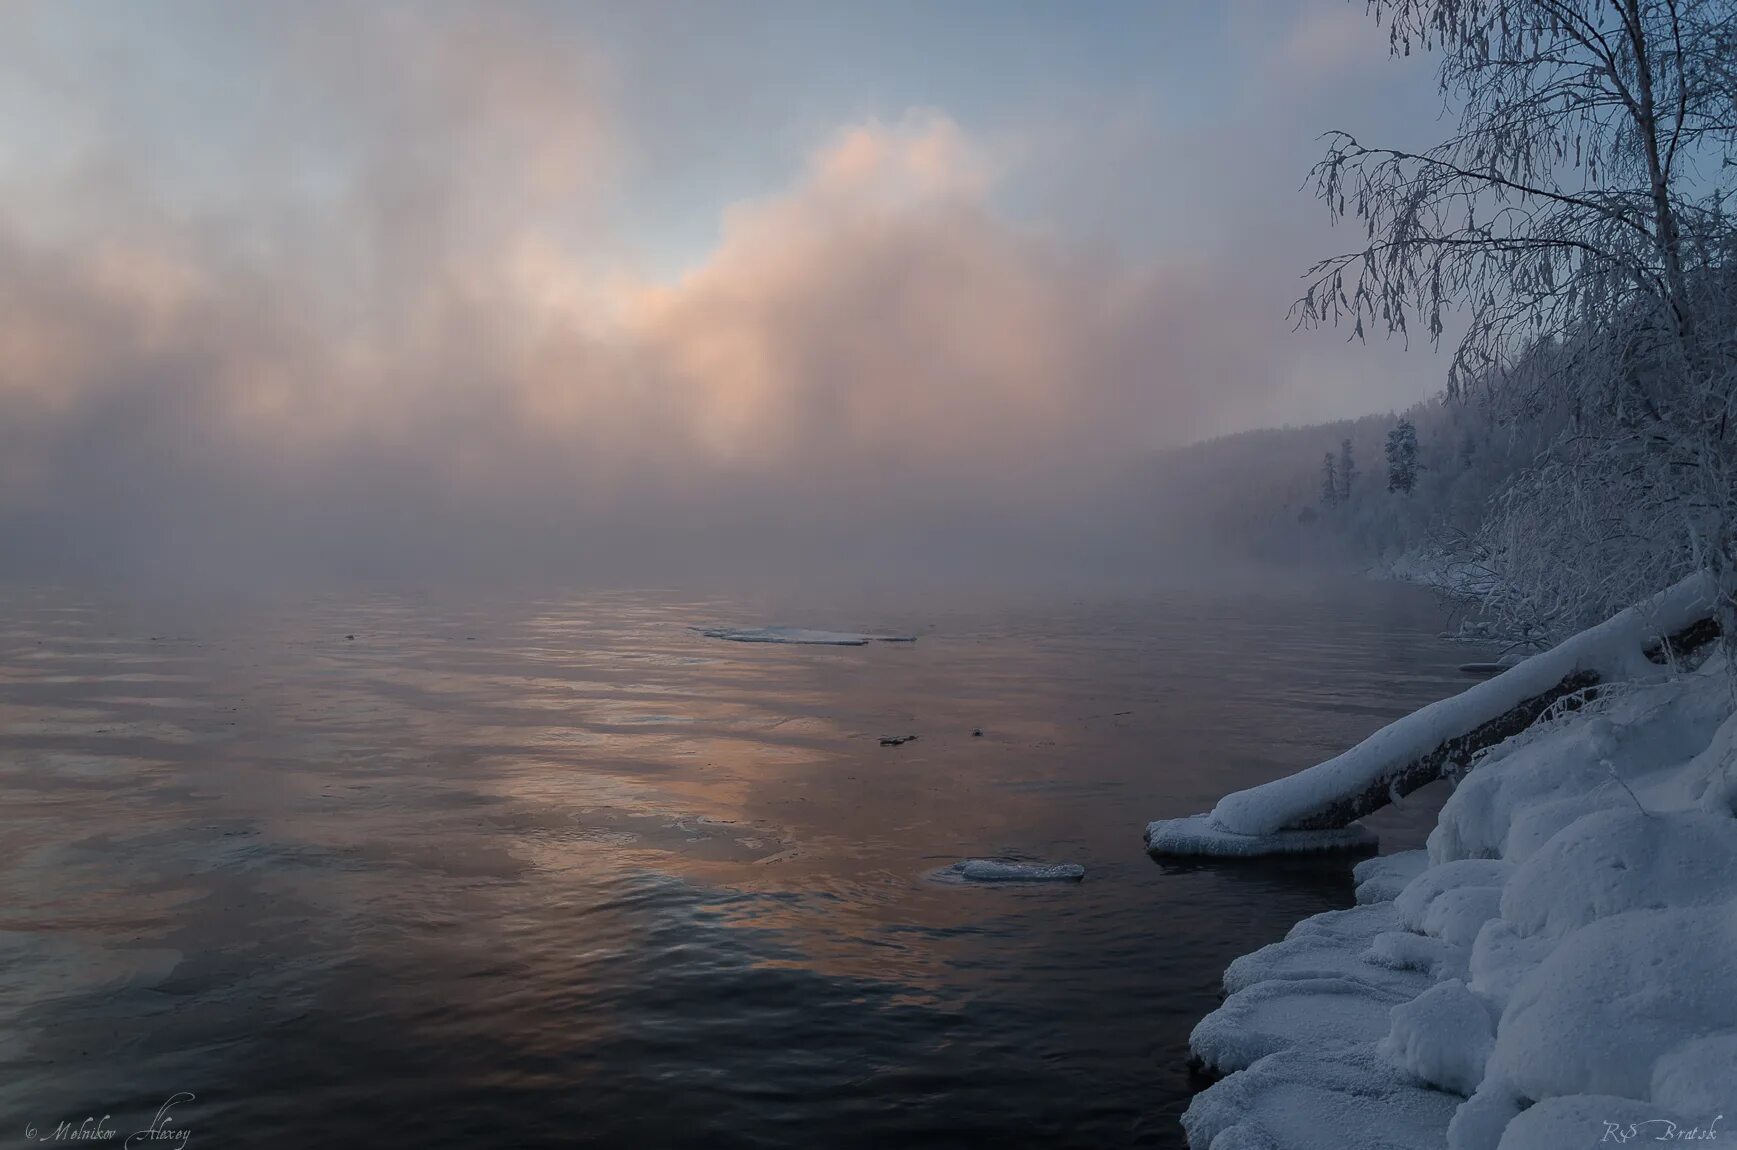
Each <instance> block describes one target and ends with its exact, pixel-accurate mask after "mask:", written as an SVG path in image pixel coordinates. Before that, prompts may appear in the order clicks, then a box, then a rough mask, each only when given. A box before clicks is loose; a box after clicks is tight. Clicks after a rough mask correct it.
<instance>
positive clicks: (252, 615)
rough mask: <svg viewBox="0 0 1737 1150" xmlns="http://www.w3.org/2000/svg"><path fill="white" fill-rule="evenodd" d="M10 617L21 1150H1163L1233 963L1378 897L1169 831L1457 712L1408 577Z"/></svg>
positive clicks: (365, 602)
mask: <svg viewBox="0 0 1737 1150" xmlns="http://www.w3.org/2000/svg"><path fill="white" fill-rule="evenodd" d="M0 608H3V612H0V1122H3V1123H4V1125H0V1145H4V1144H6V1143H5V1142H4V1139H7V1138H13V1139H20V1140H21V1139H22V1136H23V1133H24V1129H25V1127H26V1125H31V1126H34V1127H36V1128H37V1129H38V1130H39V1131H41V1132H44V1133H46V1132H48V1131H51V1130H52V1129H53V1128H54V1127H55V1126H56V1124H57V1123H59V1122H61V1121H68V1120H70V1121H73V1122H75V1123H76V1122H77V1121H80V1120H82V1119H83V1118H84V1117H86V1116H98V1117H100V1116H102V1115H110V1116H112V1117H111V1118H110V1120H109V1122H108V1126H109V1127H111V1128H115V1129H118V1130H119V1131H120V1134H121V1136H123V1137H124V1136H125V1134H127V1133H129V1132H131V1131H133V1130H136V1129H140V1128H143V1127H145V1126H146V1125H147V1124H148V1123H149V1122H150V1121H151V1117H152V1114H153V1113H154V1112H155V1111H156V1110H157V1108H158V1107H159V1106H160V1105H161V1104H162V1102H163V1101H164V1099H166V1098H168V1097H170V1096H171V1095H172V1094H174V1093H175V1092H177V1091H188V1092H191V1093H193V1094H194V1095H195V1098H194V1100H193V1101H190V1102H186V1103H184V1104H182V1105H180V1106H179V1107H178V1108H177V1109H176V1110H175V1114H176V1115H177V1128H181V1129H185V1130H187V1131H189V1132H190V1139H189V1144H200V1143H204V1144H206V1145H222V1146H273V1147H275V1146H313V1145H333V1146H401V1145H402V1146H408V1145H415V1146H419V1147H460V1146H464V1147H476V1146H497V1145H501V1146H504V1145H512V1146H521V1147H524V1146H565V1145H574V1144H593V1145H606V1146H616V1145H619V1146H700V1145H705V1146H707V1147H709V1148H716V1147H719V1146H737V1145H740V1146H766V1147H771V1146H790V1147H795V1146H815V1145H824V1146H863V1147H869V1146H887V1145H900V1146H958V1145H969V1144H976V1143H981V1142H984V1141H987V1140H988V1139H991V1138H994V1139H997V1140H998V1141H999V1142H1000V1143H1001V1144H1003V1145H1043V1146H1048V1147H1058V1146H1082V1147H1101V1146H1110V1145H1140V1146H1177V1145H1180V1144H1181V1143H1180V1136H1179V1133H1178V1130H1177V1128H1176V1124H1175V1116H1176V1115H1177V1114H1178V1113H1179V1112H1180V1110H1181V1108H1182V1107H1183V1106H1184V1105H1185V1104H1186V1100H1187V1097H1188V1092H1189V1082H1188V1080H1187V1076H1186V1071H1185V1069H1184V1064H1183V1059H1184V1053H1185V1050H1186V1039H1187V1034H1188V1030H1189V1028H1190V1027H1191V1026H1192V1025H1193V1023H1194V1021H1195V1020H1196V1019H1197V1018H1198V1017H1199V1015H1200V1014H1201V1013H1203V1012H1204V1011H1205V1010H1207V1009H1209V1008H1210V1007H1211V1005H1212V1004H1213V1003H1214V1001H1215V1000H1216V987H1217V979H1218V975H1219V972H1220V970H1221V969H1222V967H1223V965H1224V964H1225V962H1226V961H1228V959H1229V958H1230V957H1232V956H1233V955H1235V954H1238V953H1241V952H1242V951H1245V950H1248V949H1250V948H1251V947H1253V946H1256V945H1259V944H1260V943H1262V942H1265V941H1269V940H1271V939H1273V938H1276V937H1278V936H1279V935H1281V934H1282V933H1283V932H1284V931H1285V929H1287V928H1288V926H1289V925H1290V923H1291V922H1292V921H1294V920H1295V919H1296V918H1297V917H1299V916H1301V915H1304V914H1308V913H1312V912H1314V911H1317V910H1321V909H1325V908H1327V907H1329V906H1332V905H1342V904H1344V903H1345V902H1346V901H1347V900H1348V897H1349V885H1348V882H1347V881H1346V878H1345V866H1344V864H1342V863H1323V862H1310V863H1296V862H1292V863H1280V864H1273V865H1264V866H1250V865H1244V866H1236V867H1228V868H1227V867H1180V866H1179V867H1159V866H1156V865H1154V864H1153V863H1152V862H1150V861H1149V860H1147V859H1146V857H1145V856H1144V855H1143V854H1142V853H1141V850H1140V829H1141V827H1142V825H1143V824H1144V822H1145V821H1146V820H1148V819H1150V818H1154V817H1159V816H1167V815H1178V814H1185V813H1189V812H1191V811H1195V810H1200V809H1204V808H1205V807H1207V806H1209V805H1210V804H1211V802H1212V801H1213V800H1214V799H1215V798H1216V797H1217V796H1218V795H1219V794H1221V793H1222V792H1224V791H1225V790H1227V789H1231V788H1234V787H1238V786H1243V785H1247V784H1249V783H1252V782H1255V781H1259V780H1260V779H1263V778H1267V777H1271V776H1273V775H1276V774H1279V773H1281V772H1283V771H1285V770H1288V769H1293V768H1295V767H1297V766H1299V765H1303V764H1305V763H1307V762H1310V761H1313V760H1315V759H1318V758H1320V757H1322V756H1324V755H1327V754H1330V753H1333V752H1335V751H1337V750H1339V749H1341V748H1343V747H1344V746H1345V745H1347V744H1348V743H1350V742H1352V741H1354V740H1355V739H1356V738H1358V737H1360V736H1361V735H1363V734H1365V733H1367V732H1368V731H1369V730H1372V729H1373V728H1374V727H1376V726H1378V725H1380V724H1381V723H1382V722H1385V721H1386V720H1388V719H1390V718H1392V717H1394V716H1396V715H1398V714H1401V713H1403V712H1404V711H1406V710H1409V709H1411V708H1413V707H1415V706H1417V705H1419V704H1420V703H1423V702H1426V701H1428V700H1430V699H1433V698H1438V697H1440V696H1442V695H1444V694H1447V693H1449V692H1450V691H1452V690H1455V689H1458V688H1459V687H1461V686H1462V685H1463V682H1462V680H1460V679H1458V678H1457V677H1456V676H1455V675H1454V672H1453V667H1454V665H1455V664H1456V663H1457V662H1459V661H1460V660H1461V659H1462V658H1463V653H1461V652H1459V651H1456V650H1454V649H1451V648H1449V647H1448V646H1447V645H1446V644H1444V643H1441V642H1440V641H1438V640H1436V639H1435V638H1434V632H1435V630H1436V628H1437V627H1438V626H1439V623H1440V618H1439V613H1438V612H1437V610H1436V609H1435V608H1434V606H1433V605H1432V604H1431V603H1430V602H1429V601H1428V599H1427V598H1426V597H1425V596H1423V595H1421V594H1420V593H1417V592H1415V591H1411V590H1408V589H1404V588H1389V587H1380V586H1370V587H1357V588H1354V589H1352V591H1351V592H1350V593H1349V594H1347V593H1345V592H1344V591H1341V592H1340V593H1338V594H1337V595H1332V594H1325V593H1322V592H1319V591H1317V592H1297V593H1295V594H1283V595H1281V594H1268V595H1266V596H1262V597H1248V596H1244V597H1241V598H1238V599H1237V600H1235V601H1234V602H1229V601H1224V600H1215V599H1214V598H1212V597H1208V596H1202V595H1198V594H1182V593H1177V594H1169V595H1162V596H1154V597H1152V598H1150V599H1147V600H1144V601H1120V602H1095V603H1079V602H1064V603H1056V602H1037V601H1026V602H1008V603H1003V604H998V605H991V604H987V603H984V602H981V601H980V602H977V603H974V604H971V605H969V606H967V607H956V608H947V609H942V608H940V607H937V606H934V605H933V604H932V603H926V604H925V606H924V607H923V611H924V614H923V616H922V617H920V618H913V617H912V616H911V615H910V614H909V613H903V614H901V612H900V611H899V610H898V609H897V608H896V607H895V608H893V609H890V610H889V609H886V608H885V607H884V606H882V607H876V606H871V605H866V604H861V603H859V604H857V605H855V607H854V608H852V609H850V610H849V611H848V612H844V613H839V612H840V609H839V608H836V607H834V608H831V609H830V613H811V614H803V615H798V616H795V617H792V616H791V615H790V614H787V613H786V614H780V615H778V616H777V617H768V616H766V615H765V614H763V612H764V611H765V610H766V608H765V607H764V605H761V606H760V607H759V608H757V609H756V608H750V607H749V605H747V604H745V603H733V602H727V601H722V600H709V601H696V600H692V599H682V598H678V597H675V596H670V595H653V594H643V595H624V594H608V595H605V594H595V595H585V596H578V597H573V598H568V599H559V600H554V599H551V600H543V601H535V602H529V601H516V602H515V601H505V600H496V601H488V602H485V601H480V600H478V601H466V602H456V601H448V600H441V599H437V598H431V597H426V596H384V595H382V596H374V597H359V596H353V597H347V598H341V599H340V598H327V599H309V600H305V601H297V602H290V603H278V604H274V605H273V606H271V607H269V608H265V607H260V606H257V605H254V606H249V607H243V606H240V605H230V606H227V607H219V606H214V605H211V604H204V605H202V606H201V608H200V609H199V610H197V611H194V610H191V609H189V608H187V607H185V606H176V605H171V604H162V603H156V604H149V605H142V604H137V603H133V604H124V603H118V602H112V601H106V600H103V599H101V598H98V597H92V596H81V595H74V594H69V593H57V594H51V593H45V592H23V591H12V592H9V593H7V594H6V596H5V597H4V599H3V600H0ZM789 610H792V608H791V607H790V605H786V611H787V612H788V611H789ZM810 610H811V611H813V612H820V608H818V607H814V606H811V608H810ZM700 623H729V624H744V625H758V624H762V623H790V624H798V625H808V626H815V627H828V628H850V629H861V630H865V631H890V632H901V631H902V632H910V631H915V632H917V633H918V634H919V635H920V636H921V637H920V639H919V641H918V642H917V643H915V644H913V645H903V644H901V645H884V644H875V645H871V646H868V647H860V648H829V647H781V646H762V645H742V644H733V643H724V642H719V641H716V640H709V639H706V638H704V637H703V636H701V635H699V634H696V633H695V632H693V631H691V630H689V626H690V625H692V624H700ZM349 636H354V637H353V638H351V637H349ZM974 728H981V729H982V731H983V734H982V736H981V737H973V735H972V731H973V729H974ZM894 734H914V735H917V736H918V738H917V739H916V740H915V741H912V742H909V743H906V744H904V745H902V746H898V747H883V746H881V745H880V742H879V740H880V738H881V737H882V736H887V735H894ZM1408 819H1409V822H1408ZM1389 821H1390V823H1391V824H1392V825H1394V826H1406V827H1407V829H1408V830H1409V832H1410V833H1415V831H1416V828H1417V826H1418V825H1420V824H1421V822H1422V819H1421V816H1419V815H1418V814H1416V813H1414V814H1412V815H1410V816H1407V815H1405V814H1404V813H1401V814H1400V815H1399V816H1398V817H1397V818H1394V817H1390V818H1389ZM973 855H1004V856H1009V857H1017V858H1030V859H1039V860H1045V861H1073V862H1080V863H1084V864H1085V865H1086V867H1087V872H1088V873H1087V876H1086V880H1085V882H1084V883H1082V884H1079V885H1074V884H1063V885H1039V886H1031V887H1021V888H1005V887H998V888H975V887H961V886H947V885H942V884H938V883H933V882H929V881H925V879H924V878H923V876H924V875H925V874H926V873H928V872H930V871H933V870H934V869H936V868H937V867H939V866H942V865H945V864H946V863H948V862H951V861H954V860H956V859H958V858H961V857H965V856H973Z"/></svg>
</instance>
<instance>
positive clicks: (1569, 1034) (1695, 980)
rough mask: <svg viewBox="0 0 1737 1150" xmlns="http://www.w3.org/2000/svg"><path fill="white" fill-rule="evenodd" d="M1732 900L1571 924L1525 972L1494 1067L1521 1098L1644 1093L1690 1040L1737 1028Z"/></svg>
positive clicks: (1499, 1036) (1736, 909)
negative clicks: (1659, 1066)
mask: <svg viewBox="0 0 1737 1150" xmlns="http://www.w3.org/2000/svg"><path fill="white" fill-rule="evenodd" d="M1734 954H1737V904H1732V903H1727V904H1724V905H1721V906H1718V907H1711V908H1709V907H1695V908H1691V909H1685V910H1636V911H1629V912H1627V913H1625V914H1619V915H1615V916H1612V917H1610V918H1603V919H1599V920H1598V921H1597V922H1594V923H1592V924H1590V925H1588V926H1585V927H1582V928H1581V929H1579V930H1577V931H1575V932H1573V933H1572V934H1570V935H1569V936H1568V937H1566V938H1565V939H1563V940H1562V942H1561V943H1560V944H1558V945H1557V947H1556V948H1555V949H1554V950H1553V951H1552V952H1551V953H1550V954H1549V955H1548V956H1547V957H1546V958H1545V959H1544V960H1543V961H1542V962H1540V963H1539V964H1538V966H1537V967H1536V968H1535V969H1534V970H1533V971H1532V972H1531V973H1530V974H1528V975H1527V976H1526V977H1525V978H1524V979H1522V980H1521V982H1520V985H1519V986H1518V987H1516V988H1515V990H1514V993H1513V996H1512V997H1511V998H1510V999H1509V1001H1508V1005H1507V1008H1506V1009H1505V1010H1503V1012H1502V1019H1501V1023H1500V1024H1499V1026H1498V1029H1497V1033H1496V1049H1495V1053H1494V1054H1493V1055H1492V1056H1491V1059H1490V1069H1491V1071H1492V1072H1493V1073H1500V1074H1501V1075H1502V1077H1504V1078H1505V1079H1507V1080H1508V1081H1509V1082H1511V1083H1513V1084H1514V1086H1515V1087H1516V1088H1517V1089H1518V1090H1519V1091H1520V1092H1521V1093H1522V1094H1524V1095H1525V1096H1526V1097H1528V1098H1539V1099H1543V1098H1554V1097H1557V1096H1559V1095H1566V1094H1619V1095H1622V1096H1624V1097H1627V1098H1645V1097H1647V1096H1648V1093H1649V1091H1650V1090H1651V1086H1652V1074H1653V1065H1654V1063H1655V1062H1656V1061H1657V1060H1658V1059H1659V1057H1660V1056H1661V1055H1664V1054H1667V1053H1669V1052H1670V1051H1672V1050H1673V1049H1674V1048H1676V1047H1677V1046H1678V1045H1680V1044H1681V1043H1682V1042H1683V1041H1684V1040H1685V1039H1686V1038H1689V1037H1693V1036H1696V1035H1702V1034H1706V1033H1709V1032H1711V1031H1715V1030H1727V1029H1737V962H1734V961H1733V960H1732V956H1733V955H1734Z"/></svg>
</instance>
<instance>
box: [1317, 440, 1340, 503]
mask: <svg viewBox="0 0 1737 1150" xmlns="http://www.w3.org/2000/svg"><path fill="white" fill-rule="evenodd" d="M1337 502H1339V473H1338V469H1337V468H1336V467H1334V465H1333V453H1332V452H1331V451H1329V452H1328V453H1327V454H1326V455H1324V456H1322V457H1321V503H1322V504H1323V505H1324V506H1327V507H1331V506H1333V505H1334V504H1335V503H1337Z"/></svg>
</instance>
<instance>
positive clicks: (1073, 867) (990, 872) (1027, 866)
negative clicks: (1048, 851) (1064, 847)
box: [935, 859, 1086, 882]
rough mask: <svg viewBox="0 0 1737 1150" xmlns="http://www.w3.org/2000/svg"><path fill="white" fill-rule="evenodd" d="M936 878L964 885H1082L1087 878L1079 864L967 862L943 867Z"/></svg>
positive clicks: (973, 860) (995, 860) (980, 860)
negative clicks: (1068, 883) (971, 883)
mask: <svg viewBox="0 0 1737 1150" xmlns="http://www.w3.org/2000/svg"><path fill="white" fill-rule="evenodd" d="M935 877H936V878H939V879H942V880H947V879H951V880H953V881H963V882H1079V881H1080V880H1081V879H1083V878H1085V877H1086V868H1085V867H1083V866H1081V865H1079V864H1078V863H1033V862H1010V861H1008V860H1006V859H966V860H965V861H963V862H957V863H954V864H953V865H952V866H950V867H943V868H942V869H941V870H939V871H938V872H936V875H935Z"/></svg>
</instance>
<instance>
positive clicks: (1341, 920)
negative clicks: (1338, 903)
mask: <svg viewBox="0 0 1737 1150" xmlns="http://www.w3.org/2000/svg"><path fill="white" fill-rule="evenodd" d="M1398 921H1399V919H1398V917H1397V916H1396V915H1395V914H1394V911H1393V908H1392V907H1391V906H1386V905H1383V904H1380V903H1377V904H1375V905H1373V906H1353V907H1347V908H1345V909H1344V910H1327V911H1322V912H1321V913H1320V914H1312V915H1310V916H1309V917H1308V918H1305V919H1303V920H1302V921H1301V922H1299V923H1297V925H1296V926H1293V927H1292V928H1291V929H1290V931H1289V932H1288V933H1287V934H1286V935H1285V937H1286V938H1296V937H1298V936H1299V935H1305V934H1331V935H1335V936H1337V937H1339V938H1346V939H1352V940H1355V941H1360V942H1367V941H1368V940H1370V939H1372V938H1374V937H1375V936H1376V935H1378V934H1380V933H1381V932H1382V931H1384V930H1392V929H1393V928H1394V926H1395V924H1397V923H1398Z"/></svg>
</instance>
